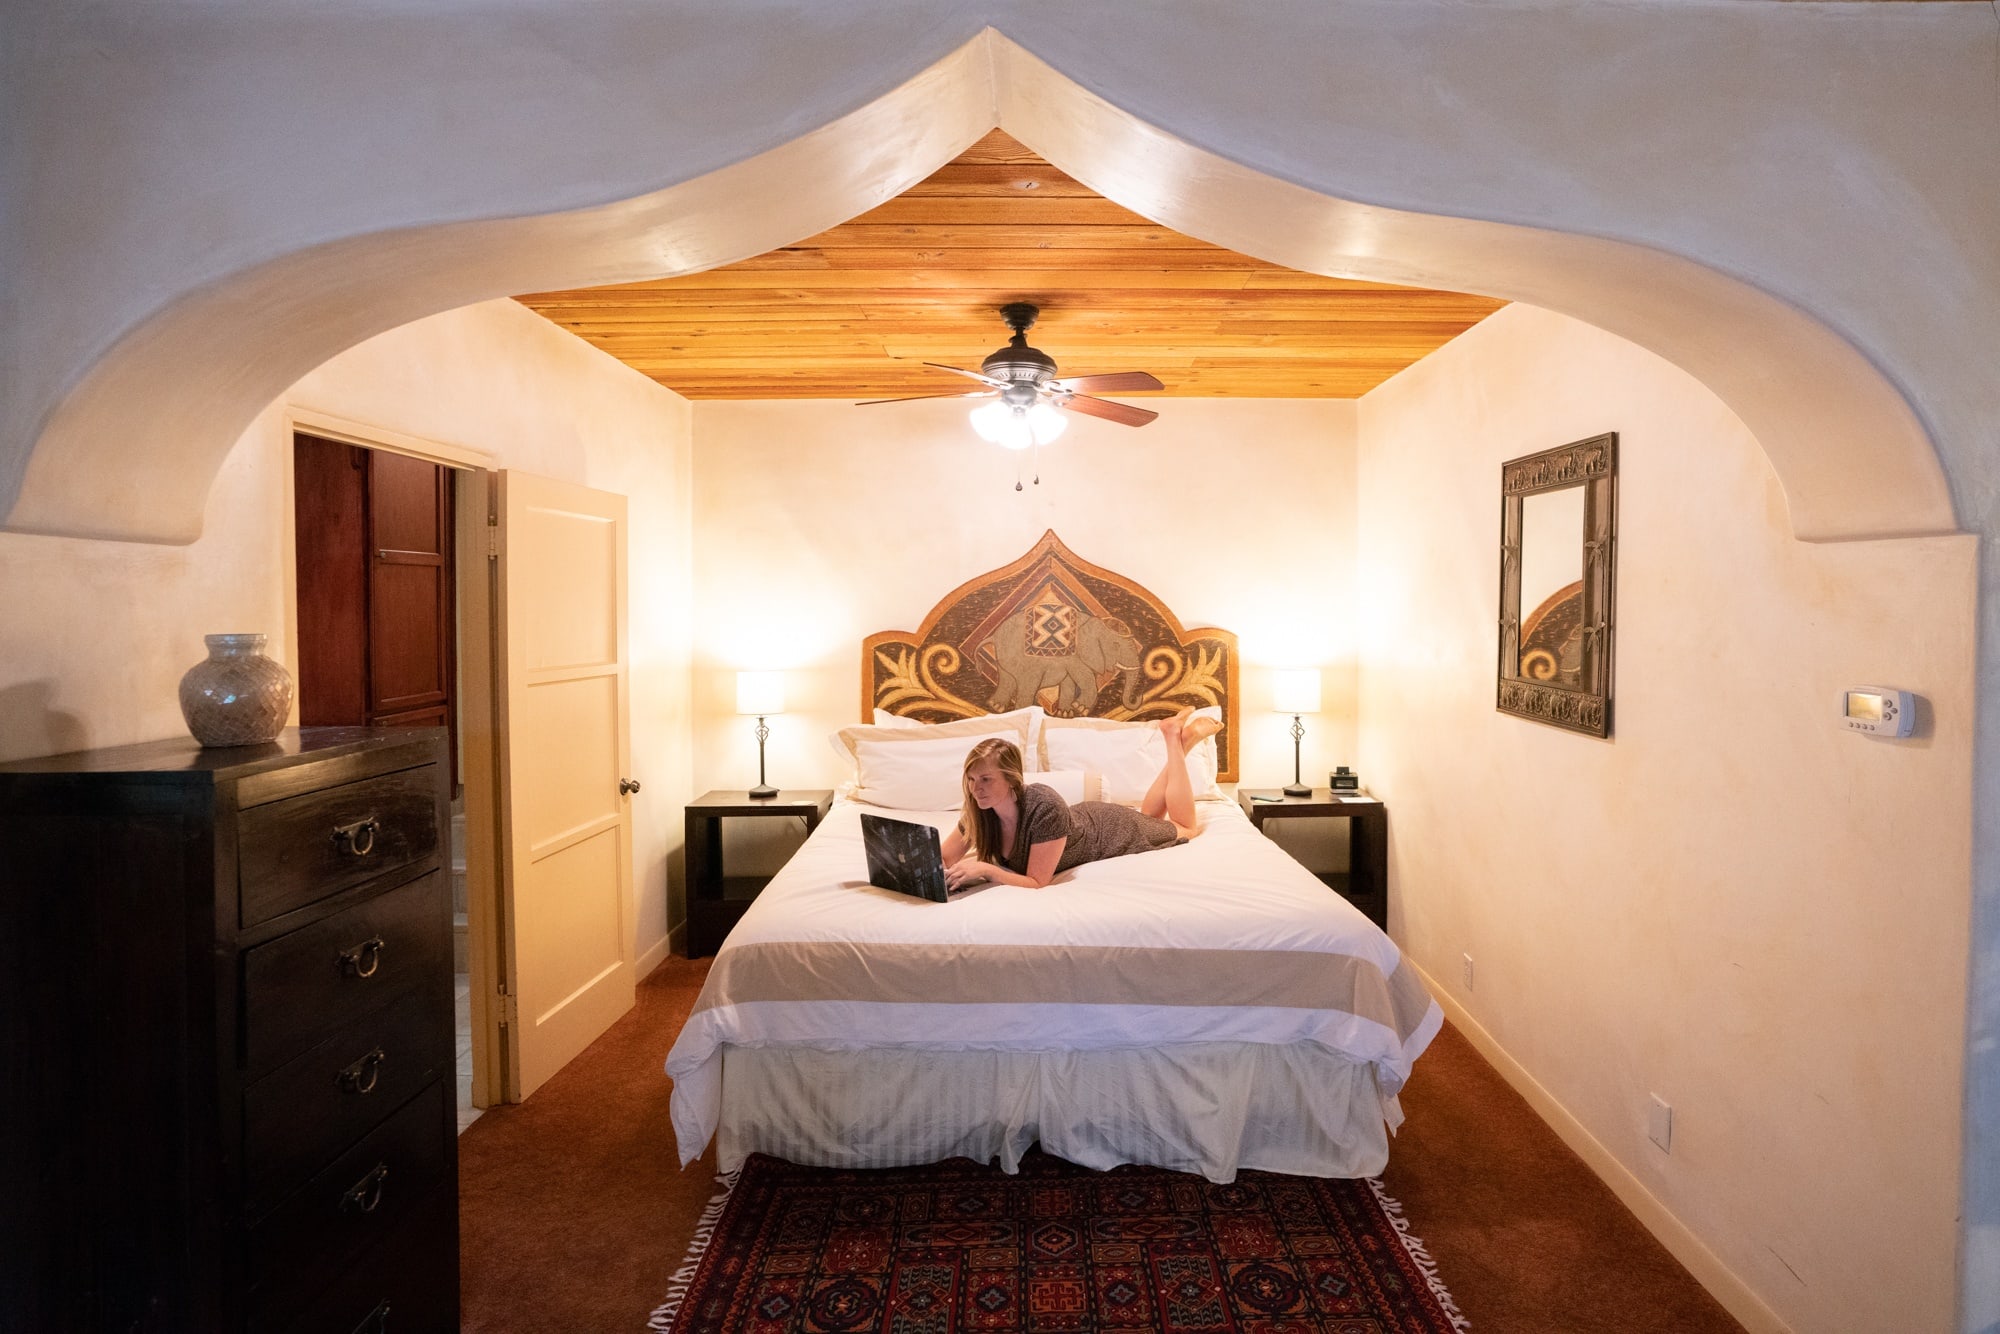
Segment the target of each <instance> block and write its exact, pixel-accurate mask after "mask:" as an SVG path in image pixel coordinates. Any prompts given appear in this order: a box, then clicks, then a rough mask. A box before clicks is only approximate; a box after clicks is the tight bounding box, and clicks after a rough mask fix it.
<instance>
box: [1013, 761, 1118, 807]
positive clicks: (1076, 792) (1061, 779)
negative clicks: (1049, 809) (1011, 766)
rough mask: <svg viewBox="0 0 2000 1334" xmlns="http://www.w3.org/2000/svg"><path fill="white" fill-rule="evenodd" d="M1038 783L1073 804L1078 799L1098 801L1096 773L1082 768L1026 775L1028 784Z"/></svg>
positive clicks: (1050, 770) (1052, 770) (1051, 770)
mask: <svg viewBox="0 0 2000 1334" xmlns="http://www.w3.org/2000/svg"><path fill="white" fill-rule="evenodd" d="M1036 783H1040V784H1041V785H1042V786H1043V787H1048V788H1053V789H1055V794H1056V795H1057V796H1059V797H1061V798H1062V799H1063V800H1064V801H1066V802H1068V803H1069V804H1070V805H1072V806H1074V805H1076V803H1078V802H1079V801H1098V800H1101V798H1099V797H1098V795H1097V793H1098V783H1097V775H1096V774H1093V773H1090V772H1088V771H1086V770H1083V769H1049V770H1044V771H1043V772H1041V773H1038V774H1029V775H1028V785H1029V786H1030V787H1032V786H1034V785H1035V784H1036Z"/></svg>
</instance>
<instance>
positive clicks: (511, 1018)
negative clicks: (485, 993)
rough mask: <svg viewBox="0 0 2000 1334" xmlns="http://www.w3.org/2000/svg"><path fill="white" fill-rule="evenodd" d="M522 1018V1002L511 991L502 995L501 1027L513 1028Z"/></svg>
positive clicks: (503, 992)
mask: <svg viewBox="0 0 2000 1334" xmlns="http://www.w3.org/2000/svg"><path fill="white" fill-rule="evenodd" d="M520 1018H521V1002H520V1001H519V1000H518V999H517V998H516V997H515V996H514V994H513V993H512V992H510V991H502V992H501V993H500V1027H502V1028H512V1027H513V1026H514V1025H515V1024H516V1023H518V1022H520Z"/></svg>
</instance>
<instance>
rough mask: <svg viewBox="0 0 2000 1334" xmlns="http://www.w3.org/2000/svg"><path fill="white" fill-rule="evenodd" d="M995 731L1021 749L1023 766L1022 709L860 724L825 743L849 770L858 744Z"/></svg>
mask: <svg viewBox="0 0 2000 1334" xmlns="http://www.w3.org/2000/svg"><path fill="white" fill-rule="evenodd" d="M995 732H1002V733H1005V734H1006V737H1007V739H1008V740H1009V741H1011V742H1013V743H1014V744H1015V745H1017V746H1019V747H1021V748H1022V757H1021V758H1022V763H1023V765H1024V767H1025V765H1026V764H1027V753H1026V752H1027V747H1028V717H1027V710H1025V709H1016V710H1015V711H1014V712H1012V713H996V714H991V715H988V716H984V717H979V718H960V719H959V720H957V721H956V722H949V723H915V724H912V723H911V722H910V721H909V720H908V719H898V720H897V721H895V722H893V723H884V724H882V725H880V726H876V727H870V726H868V725H867V724H865V723H864V724H859V725H857V726H854V727H843V728H841V729H840V730H839V731H837V732H834V733H832V734H831V735H829V736H828V737H827V739H826V740H827V744H828V745H830V746H832V747H833V753H834V754H836V755H838V756H840V758H841V762H842V763H843V764H845V765H847V766H848V767H849V768H852V767H853V766H854V765H855V764H856V763H857V762H858V757H857V756H856V754H855V750H854V748H855V746H856V745H857V744H858V743H860V742H862V741H896V742H905V743H907V742H911V741H922V740H926V739H928V738H932V737H951V736H972V737H983V736H990V735H992V734H993V733H995Z"/></svg>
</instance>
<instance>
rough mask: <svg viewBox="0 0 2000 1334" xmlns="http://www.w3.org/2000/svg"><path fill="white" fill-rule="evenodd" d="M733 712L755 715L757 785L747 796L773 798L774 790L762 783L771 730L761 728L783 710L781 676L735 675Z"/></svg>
mask: <svg viewBox="0 0 2000 1334" xmlns="http://www.w3.org/2000/svg"><path fill="white" fill-rule="evenodd" d="M736 711H737V712H738V713H741V714H746V715H755V716H756V719H757V786H755V787H753V788H751V789H750V795H751V796H752V797H755V798H757V799H758V800H760V801H762V800H765V799H768V798H771V797H775V796H777V795H778V789H776V788H775V787H772V786H771V785H770V784H769V783H767V782H765V781H764V742H765V741H766V740H768V739H769V738H770V735H771V729H770V728H768V727H766V726H764V720H765V719H766V718H768V717H770V716H771V715H772V714H774V713H783V712H784V711H785V674H784V673H783V672H738V673H736Z"/></svg>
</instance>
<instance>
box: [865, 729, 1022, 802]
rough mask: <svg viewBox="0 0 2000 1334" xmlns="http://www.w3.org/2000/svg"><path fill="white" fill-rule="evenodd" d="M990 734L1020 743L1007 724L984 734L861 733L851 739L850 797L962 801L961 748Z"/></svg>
mask: <svg viewBox="0 0 2000 1334" xmlns="http://www.w3.org/2000/svg"><path fill="white" fill-rule="evenodd" d="M898 730H900V729H898ZM906 735H907V734H906ZM989 737H999V738H1001V739H1002V740H1006V741H1011V742H1013V743H1014V744H1015V745H1017V746H1018V745H1020V744H1021V734H1020V733H1019V732H1017V731H1015V730H1014V729H1013V728H1011V727H1010V728H1007V729H1006V730H1004V731H996V732H988V733H986V734H985V735H983V736H982V735H970V736H936V737H924V736H912V737H908V738H907V739H905V737H904V736H897V737H894V738H890V737H882V736H877V737H863V738H860V739H858V740H856V742H855V744H854V759H855V766H856V776H855V788H854V799H855V800H856V801H865V802H867V803H868V804H869V805H871V806H887V807H889V808H890V809H892V810H902V811H943V810H953V809H956V808H957V807H959V806H962V805H964V804H965V786H964V780H965V756H966V753H967V752H968V751H970V750H971V749H972V748H973V747H974V746H976V745H978V744H979V743H980V742H981V741H984V740H986V739H987V738H989Z"/></svg>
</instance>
